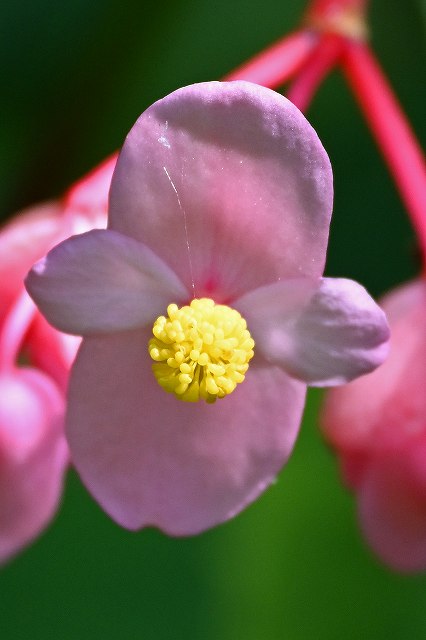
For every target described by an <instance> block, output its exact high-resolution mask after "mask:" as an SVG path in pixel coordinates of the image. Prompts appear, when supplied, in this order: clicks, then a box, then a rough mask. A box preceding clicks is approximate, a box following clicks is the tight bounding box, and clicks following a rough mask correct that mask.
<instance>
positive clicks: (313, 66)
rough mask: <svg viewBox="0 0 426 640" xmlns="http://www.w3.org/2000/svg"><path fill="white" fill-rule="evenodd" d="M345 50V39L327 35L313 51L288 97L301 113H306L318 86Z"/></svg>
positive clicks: (288, 92)
mask: <svg viewBox="0 0 426 640" xmlns="http://www.w3.org/2000/svg"><path fill="white" fill-rule="evenodd" d="M343 48H344V41H343V38H341V37H340V36H338V35H336V34H325V35H323V36H322V37H321V39H320V41H319V42H318V44H317V46H316V47H315V48H314V49H313V51H312V52H311V54H310V55H309V57H308V59H307V60H306V62H305V64H304V65H303V67H302V68H301V69H300V71H299V73H298V75H297V78H296V79H295V80H294V81H293V83H292V85H291V86H290V89H289V90H288V91H287V93H286V95H287V98H288V99H289V100H291V102H293V104H295V105H296V107H299V109H300V110H301V111H306V109H307V108H308V106H309V103H310V102H311V100H312V98H313V96H314V94H315V92H316V90H317V88H318V86H319V85H320V84H321V82H322V81H323V79H324V78H325V76H326V75H327V74H328V73H329V72H330V71H331V69H332V68H333V67H334V65H335V64H336V63H337V61H338V59H339V58H340V55H341V53H342V51H343Z"/></svg>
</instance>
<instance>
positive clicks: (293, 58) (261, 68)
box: [223, 31, 318, 89]
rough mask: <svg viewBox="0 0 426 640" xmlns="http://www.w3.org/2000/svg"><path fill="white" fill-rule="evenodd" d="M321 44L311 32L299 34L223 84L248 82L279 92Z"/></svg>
mask: <svg viewBox="0 0 426 640" xmlns="http://www.w3.org/2000/svg"><path fill="white" fill-rule="evenodd" d="M317 41H318V36H317V35H316V34H314V33H311V32H310V31H297V32H295V33H292V34H290V35H289V36H286V37H285V38H283V39H282V40H279V41H278V42H277V43H275V44H274V45H272V46H271V47H269V48H268V49H266V50H265V51H262V53H260V54H258V55H257V56H255V57H254V58H252V59H251V60H249V61H248V62H246V63H245V64H243V65H241V66H240V67H238V68H237V69H235V71H231V73H228V74H227V75H226V76H225V77H224V78H223V80H248V81H249V82H256V83H257V84H262V85H263V86H265V87H269V88H270V89H275V88H277V87H279V86H280V85H281V84H283V83H284V82H285V81H286V80H288V79H289V78H290V77H291V76H292V75H293V74H294V73H296V72H297V70H298V69H299V68H300V67H301V66H302V65H303V63H304V62H305V60H306V59H307V57H308V56H309V54H310V52H311V51H312V49H313V48H314V47H315V45H316V43H317Z"/></svg>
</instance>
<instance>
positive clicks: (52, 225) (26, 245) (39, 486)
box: [0, 158, 115, 562]
mask: <svg viewBox="0 0 426 640" xmlns="http://www.w3.org/2000/svg"><path fill="white" fill-rule="evenodd" d="M114 165H115V158H111V159H109V160H108V161H107V162H105V163H103V165H102V166H101V167H100V168H98V169H97V170H96V171H95V172H93V173H92V174H90V175H89V176H87V177H86V178H85V179H84V180H82V181H81V182H80V183H78V184H77V185H76V186H75V187H73V188H72V189H71V190H70V191H69V193H68V194H67V195H66V197H65V198H64V200H63V202H50V203H46V204H42V205H39V206H37V207H33V208H31V209H29V210H27V211H24V212H23V213H21V214H20V215H18V216H16V218H15V219H13V220H12V221H11V222H10V223H9V224H8V225H6V226H5V227H4V228H3V229H2V230H1V231H0V280H1V285H2V286H1V291H0V562H2V561H5V560H7V559H8V558H10V557H11V556H12V555H14V554H15V553H16V552H17V551H18V550H19V549H20V548H21V547H22V546H24V545H25V544H27V543H28V542H30V541H31V540H32V539H33V538H34V537H35V536H36V535H38V534H39V533H40V531H41V530H42V529H43V528H44V527H45V526H46V525H47V524H48V522H49V521H50V520H51V518H52V516H53V515H54V513H55V511H56V508H57V505H58V501H59V498H60V494H61V490H62V482H63V474H64V471H65V468H66V466H67V463H68V451H67V445H66V443H65V438H64V434H63V420H64V413H65V398H64V392H65V388H66V384H67V379H68V374H69V369H70V366H71V362H72V360H73V359H74V356H75V353H76V350H77V347H78V344H79V342H80V339H79V338H76V337H74V336H68V335H64V334H61V333H59V332H58V331H57V330H56V329H53V328H52V327H51V326H50V325H49V324H48V323H47V322H46V321H45V319H44V318H43V316H42V315H41V314H40V313H39V311H38V310H37V308H36V307H35V305H34V303H33V302H32V300H31V299H30V298H29V296H28V294H27V293H26V292H25V290H24V287H23V279H24V276H25V275H26V273H27V271H28V269H29V268H30V267H31V265H32V264H33V263H34V261H35V260H37V259H39V258H40V257H41V256H43V255H44V254H45V253H46V251H48V250H49V249H50V248H51V247H52V246H53V245H54V244H56V243H57V242H59V241H60V240H62V239H64V238H66V237H67V236H69V235H71V234H72V233H73V232H74V233H75V232H76V231H83V230H87V229H89V228H92V227H99V226H105V224H106V209H107V195H108V189H109V183H110V181H111V175H112V171H113V167H114Z"/></svg>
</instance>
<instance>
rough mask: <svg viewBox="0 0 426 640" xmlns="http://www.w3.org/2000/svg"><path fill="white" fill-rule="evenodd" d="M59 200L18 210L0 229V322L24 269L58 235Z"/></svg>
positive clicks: (20, 280)
mask: <svg viewBox="0 0 426 640" xmlns="http://www.w3.org/2000/svg"><path fill="white" fill-rule="evenodd" d="M60 213H61V208H60V205H59V203H56V202H46V203H44V204H40V205H38V206H36V207H31V208H29V209H26V210H25V211H23V212H22V213H20V214H18V215H17V216H16V217H15V218H13V220H11V221H10V222H9V223H8V224H7V225H6V226H4V227H3V228H2V229H1V231H0V281H1V295H0V322H1V320H2V319H3V317H4V315H5V314H6V312H7V309H8V308H9V306H10V304H11V303H12V302H13V300H14V299H15V298H16V297H17V296H18V295H19V294H20V293H21V291H22V280H23V279H24V277H25V275H26V273H27V272H28V269H30V268H31V266H32V265H33V264H34V262H35V261H36V260H39V258H41V257H42V256H43V255H44V254H45V253H46V251H48V249H50V247H51V246H52V244H54V242H55V240H56V239H57V238H58V237H59V235H60V228H61V227H60V224H61V223H60Z"/></svg>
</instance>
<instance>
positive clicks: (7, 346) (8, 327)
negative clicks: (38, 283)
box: [0, 290, 36, 370]
mask: <svg viewBox="0 0 426 640" xmlns="http://www.w3.org/2000/svg"><path fill="white" fill-rule="evenodd" d="M35 313H36V306H35V304H34V302H33V301H32V300H31V298H30V296H29V295H28V293H27V292H26V291H25V290H24V291H23V292H22V293H21V295H19V296H18V297H17V299H16V301H15V303H14V305H13V306H12V308H11V310H10V311H9V313H8V315H7V316H6V319H5V320H4V322H3V325H2V328H1V332H0V370H1V369H3V370H5V369H6V370H9V369H13V368H14V366H15V363H16V360H17V357H18V354H19V351H20V348H21V345H22V341H23V339H24V337H25V334H26V333H27V331H28V328H29V326H30V324H31V322H32V320H33V318H34V314H35Z"/></svg>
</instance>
